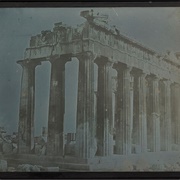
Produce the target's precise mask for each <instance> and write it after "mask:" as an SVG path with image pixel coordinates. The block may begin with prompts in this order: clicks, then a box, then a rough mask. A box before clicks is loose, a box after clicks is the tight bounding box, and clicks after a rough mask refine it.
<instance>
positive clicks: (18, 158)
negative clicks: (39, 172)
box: [4, 155, 89, 172]
mask: <svg viewBox="0 0 180 180" xmlns="http://www.w3.org/2000/svg"><path fill="white" fill-rule="evenodd" d="M4 159H5V160H7V163H8V166H9V167H15V168H17V166H18V165H20V164H31V165H40V166H43V167H59V169H60V171H66V172H68V171H69V172H71V171H73V172H74V171H75V172H87V171H89V165H88V164H87V160H86V159H79V158H75V157H65V158H62V157H56V158H55V157H48V156H34V155H6V157H4Z"/></svg>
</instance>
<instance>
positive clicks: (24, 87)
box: [17, 60, 41, 153]
mask: <svg viewBox="0 0 180 180" xmlns="http://www.w3.org/2000/svg"><path fill="white" fill-rule="evenodd" d="M17 63H18V64H20V65H21V66H22V68H23V74H22V79H21V97H20V109H19V125H18V137H19V138H18V153H31V150H32V149H33V147H34V104H35V95H34V94H35V68H36V66H37V65H40V64H41V62H40V61H36V60H22V61H18V62H17Z"/></svg>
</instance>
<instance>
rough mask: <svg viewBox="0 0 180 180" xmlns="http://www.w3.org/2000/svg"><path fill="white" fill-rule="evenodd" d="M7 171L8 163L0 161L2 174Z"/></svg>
mask: <svg viewBox="0 0 180 180" xmlns="http://www.w3.org/2000/svg"><path fill="white" fill-rule="evenodd" d="M5 171H7V161H5V160H0V172H5Z"/></svg>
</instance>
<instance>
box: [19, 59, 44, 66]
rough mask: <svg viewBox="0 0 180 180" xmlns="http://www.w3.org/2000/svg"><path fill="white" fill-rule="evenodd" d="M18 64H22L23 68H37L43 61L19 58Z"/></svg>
mask: <svg viewBox="0 0 180 180" xmlns="http://www.w3.org/2000/svg"><path fill="white" fill-rule="evenodd" d="M17 64H20V65H21V66H22V68H24V67H27V68H30V67H31V68H35V67H36V66H37V65H41V61H39V60H35V59H34V60H32V59H25V60H19V61H17Z"/></svg>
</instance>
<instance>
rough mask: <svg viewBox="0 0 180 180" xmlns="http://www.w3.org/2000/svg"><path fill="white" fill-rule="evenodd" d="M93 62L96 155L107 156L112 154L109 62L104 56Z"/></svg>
mask: <svg viewBox="0 0 180 180" xmlns="http://www.w3.org/2000/svg"><path fill="white" fill-rule="evenodd" d="M95 62H96V64H97V65H98V92H97V131H96V137H97V155H99V156H109V155H112V154H113V127H112V75H111V63H110V62H109V60H108V59H107V58H106V57H99V58H97V59H96V60H95Z"/></svg>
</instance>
